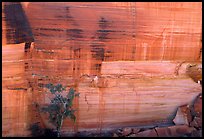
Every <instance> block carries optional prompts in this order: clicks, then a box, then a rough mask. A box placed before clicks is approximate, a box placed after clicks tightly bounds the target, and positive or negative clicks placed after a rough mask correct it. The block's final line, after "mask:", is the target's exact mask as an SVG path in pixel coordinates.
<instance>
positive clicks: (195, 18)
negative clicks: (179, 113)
mask: <svg viewBox="0 0 204 139" xmlns="http://www.w3.org/2000/svg"><path fill="white" fill-rule="evenodd" d="M2 9H3V10H2V15H3V16H2V20H3V21H2V37H3V46H2V50H3V51H2V54H3V56H2V58H3V60H2V66H3V68H2V73H3V76H2V86H3V89H2V101H3V102H2V122H3V123H2V131H3V133H2V135H3V136H29V135H30V132H28V130H27V129H28V128H29V126H30V125H31V124H32V123H35V122H40V123H41V126H42V127H46V126H48V127H49V126H50V125H49V123H48V122H47V120H46V116H44V115H41V114H39V113H38V112H37V110H36V109H34V105H33V102H38V103H40V104H42V105H43V104H46V103H49V99H48V98H47V96H45V94H44V93H43V88H42V86H43V85H44V84H46V83H61V84H63V85H66V86H68V87H74V88H75V89H76V90H77V91H78V92H80V97H79V98H77V99H76V100H75V101H74V107H76V108H77V109H78V111H77V112H76V117H77V122H76V124H75V125H73V123H71V122H70V121H68V120H65V123H64V125H63V127H62V131H63V132H77V131H82V130H90V129H97V130H98V131H101V130H103V129H105V128H113V127H119V126H129V125H146V124H154V123H157V122H169V121H170V120H172V118H173V114H174V113H175V111H176V109H177V107H178V106H181V105H184V104H186V103H188V102H190V101H191V100H192V99H194V98H195V97H196V96H197V95H198V94H199V93H200V92H201V86H200V84H198V83H197V82H196V80H194V78H193V77H194V76H192V75H196V79H197V75H199V77H200V76H201V75H200V74H201V72H199V73H198V74H197V72H191V73H192V74H186V66H187V65H189V63H194V64H195V63H196V64H198V63H200V62H201V60H202V59H201V55H200V54H201V48H202V46H201V32H202V31H201V25H202V20H201V19H202V12H201V11H202V10H201V9H202V3H201V2H200V3H199V2H198V3H186V2H185V3H182V2H181V3H178V2H176V3H165V2H164V3H142V2H140V3H128V2H127V3H126V2H124V3H115V2H110V3H99V2H92V3H86V2H84V3H74V2H65V3H45V2H35V3H34V2H33V3H32V2H26V3H23V2H22V3H18V2H14V3H3V4H2ZM9 9H10V10H9ZM32 41H35V42H34V43H32V44H31V45H30V46H28V45H27V44H28V43H30V42H32ZM33 44H34V45H33ZM25 48H27V49H29V50H30V51H25ZM195 73H196V74H195ZM96 76H97V77H98V79H97V78H96ZM94 78H95V79H97V80H94ZM199 79H200V78H199ZM197 121H198V120H197ZM124 134H125V133H124ZM151 134H155V132H154V131H152V132H151ZM195 134H196V133H195Z"/></svg>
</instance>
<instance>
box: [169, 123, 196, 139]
mask: <svg viewBox="0 0 204 139" xmlns="http://www.w3.org/2000/svg"><path fill="white" fill-rule="evenodd" d="M168 128H169V129H170V133H171V134H170V136H171V137H181V136H183V135H187V134H191V133H192V131H193V130H195V128H192V127H189V126H187V125H175V126H170V127H168Z"/></svg>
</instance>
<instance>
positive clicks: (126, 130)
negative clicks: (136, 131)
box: [122, 127, 132, 136]
mask: <svg viewBox="0 0 204 139" xmlns="http://www.w3.org/2000/svg"><path fill="white" fill-rule="evenodd" d="M130 133H132V128H130V127H126V128H124V129H123V131H122V136H127V135H129V134H130Z"/></svg>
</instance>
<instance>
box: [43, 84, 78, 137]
mask: <svg viewBox="0 0 204 139" xmlns="http://www.w3.org/2000/svg"><path fill="white" fill-rule="evenodd" d="M45 87H46V88H47V89H49V92H50V93H51V94H52V95H53V96H54V97H53V98H52V99H50V104H49V105H48V106H43V107H42V108H41V112H45V113H49V122H51V123H52V124H53V125H54V126H55V127H56V130H57V136H58V137H60V131H61V127H62V124H63V121H64V119H65V118H69V119H71V120H73V121H74V122H75V121H76V116H75V115H74V113H75V111H76V110H74V109H73V108H72V104H73V100H74V97H79V93H76V92H75V90H74V89H73V88H70V89H69V91H68V92H67V94H66V96H63V94H62V92H64V91H65V92H66V87H63V86H62V85H61V84H57V85H56V86H55V85H53V84H46V85H45Z"/></svg>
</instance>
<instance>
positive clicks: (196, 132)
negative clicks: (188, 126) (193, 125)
mask: <svg viewBox="0 0 204 139" xmlns="http://www.w3.org/2000/svg"><path fill="white" fill-rule="evenodd" d="M191 137H202V130H193V131H192V133H191Z"/></svg>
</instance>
